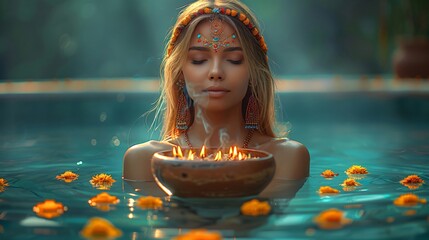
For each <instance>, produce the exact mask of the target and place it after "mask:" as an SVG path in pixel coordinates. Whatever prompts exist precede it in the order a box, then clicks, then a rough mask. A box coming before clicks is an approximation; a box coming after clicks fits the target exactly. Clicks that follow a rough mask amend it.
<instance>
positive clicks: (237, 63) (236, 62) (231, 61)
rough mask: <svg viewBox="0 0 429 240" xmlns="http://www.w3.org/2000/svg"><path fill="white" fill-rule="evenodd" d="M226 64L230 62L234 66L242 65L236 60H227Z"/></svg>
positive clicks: (241, 61)
mask: <svg viewBox="0 0 429 240" xmlns="http://www.w3.org/2000/svg"><path fill="white" fill-rule="evenodd" d="M228 62H230V63H232V64H235V65H240V64H241V63H243V60H237V61H235V60H228Z"/></svg>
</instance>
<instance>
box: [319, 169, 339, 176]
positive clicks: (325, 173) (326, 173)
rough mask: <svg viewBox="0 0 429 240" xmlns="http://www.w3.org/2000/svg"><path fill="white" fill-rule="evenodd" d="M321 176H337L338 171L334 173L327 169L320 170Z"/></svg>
mask: <svg viewBox="0 0 429 240" xmlns="http://www.w3.org/2000/svg"><path fill="white" fill-rule="evenodd" d="M321 176H322V177H324V178H333V177H335V176H338V173H334V172H333V171H332V170H330V169H327V170H325V171H323V172H322V174H321Z"/></svg>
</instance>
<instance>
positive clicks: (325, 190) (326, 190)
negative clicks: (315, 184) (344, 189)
mask: <svg viewBox="0 0 429 240" xmlns="http://www.w3.org/2000/svg"><path fill="white" fill-rule="evenodd" d="M339 192H340V191H339V190H337V189H335V188H332V187H329V186H321V187H320V188H319V193H320V194H337V193H339Z"/></svg>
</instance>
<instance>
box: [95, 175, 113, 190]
mask: <svg viewBox="0 0 429 240" xmlns="http://www.w3.org/2000/svg"><path fill="white" fill-rule="evenodd" d="M89 182H90V183H91V185H92V186H93V187H95V188H97V189H100V190H109V189H110V187H112V185H113V183H114V182H116V180H115V179H113V178H112V176H111V175H108V174H105V173H101V174H97V175H95V176H92V179H91V180H90V181H89Z"/></svg>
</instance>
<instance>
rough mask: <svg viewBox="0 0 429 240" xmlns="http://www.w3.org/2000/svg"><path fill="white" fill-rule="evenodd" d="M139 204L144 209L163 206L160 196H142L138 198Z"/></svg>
mask: <svg viewBox="0 0 429 240" xmlns="http://www.w3.org/2000/svg"><path fill="white" fill-rule="evenodd" d="M137 206H139V207H141V208H143V209H160V208H162V200H161V198H159V197H152V196H147V197H140V198H139V199H137Z"/></svg>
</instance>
